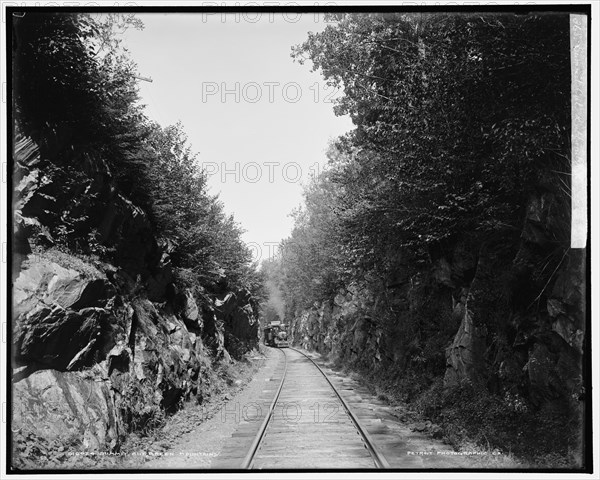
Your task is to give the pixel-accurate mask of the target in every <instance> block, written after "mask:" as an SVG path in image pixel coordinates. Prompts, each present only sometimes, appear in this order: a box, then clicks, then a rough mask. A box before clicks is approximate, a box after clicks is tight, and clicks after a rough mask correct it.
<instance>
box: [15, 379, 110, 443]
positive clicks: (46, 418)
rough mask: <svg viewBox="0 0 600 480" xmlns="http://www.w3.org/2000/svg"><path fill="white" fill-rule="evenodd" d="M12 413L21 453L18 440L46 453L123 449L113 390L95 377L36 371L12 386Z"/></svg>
mask: <svg viewBox="0 0 600 480" xmlns="http://www.w3.org/2000/svg"><path fill="white" fill-rule="evenodd" d="M12 412H13V417H12V429H13V432H16V433H17V436H16V439H15V440H16V442H15V443H16V445H15V448H16V449H17V450H18V449H19V439H20V438H29V439H31V438H36V439H37V442H38V447H42V448H47V449H48V450H52V449H56V448H59V447H61V446H62V447H64V448H68V449H69V450H71V451H115V450H117V449H118V447H119V444H120V435H121V434H122V432H121V429H120V427H119V422H118V419H117V418H116V416H115V408H114V404H113V399H112V397H111V392H110V388H109V385H108V384H107V383H106V382H103V381H102V379H101V376H100V377H99V376H97V375H96V374H94V373H91V374H90V373H85V374H84V373H82V372H58V371H56V370H38V371H36V372H34V373H32V374H31V375H29V376H28V377H27V378H25V379H23V380H20V381H18V382H16V383H14V385H13V409H12ZM55 451H56V450H54V452H52V453H55Z"/></svg>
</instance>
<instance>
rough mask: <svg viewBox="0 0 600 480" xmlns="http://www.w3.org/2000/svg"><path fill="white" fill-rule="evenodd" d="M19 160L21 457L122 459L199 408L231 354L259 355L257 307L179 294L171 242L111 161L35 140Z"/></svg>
mask: <svg viewBox="0 0 600 480" xmlns="http://www.w3.org/2000/svg"><path fill="white" fill-rule="evenodd" d="M14 159H15V180H16V185H15V187H16V189H15V199H14V200H15V222H16V224H15V252H14V253H15V255H14V257H13V326H12V355H13V368H14V370H13V372H14V375H13V398H14V409H13V417H12V421H13V431H15V432H17V433H16V435H15V449H16V457H15V458H16V459H17V461H21V460H19V458H21V457H20V454H23V455H22V458H26V457H28V456H29V454H30V453H31V451H28V452H25V449H29V450H30V449H31V448H32V447H31V443H32V440H35V441H34V442H33V443H35V444H36V445H37V446H36V447H35V448H37V449H38V450H39V452H38V453H40V452H41V453H42V454H43V451H44V449H51V448H58V447H62V448H69V449H71V450H73V449H75V450H77V449H83V450H101V451H115V450H118V448H119V446H120V444H121V442H122V441H123V439H124V436H125V435H126V433H127V432H129V431H132V430H143V429H146V428H149V427H151V426H153V425H155V424H157V422H160V419H161V417H162V416H164V414H165V413H168V412H169V411H172V410H174V409H176V408H177V407H178V405H179V404H180V402H181V401H183V400H187V399H190V398H194V397H195V398H197V399H198V401H201V400H202V398H203V396H205V395H207V394H208V393H209V392H210V387H211V385H210V383H211V382H213V381H215V378H214V377H215V375H214V374H213V373H212V369H213V365H214V363H215V362H219V361H224V362H228V361H230V358H231V357H230V355H229V353H228V349H233V350H234V351H233V352H232V353H235V355H236V356H240V355H241V354H243V353H244V352H245V351H248V350H249V349H251V348H253V347H255V346H256V344H257V329H258V326H257V321H256V318H255V317H256V308H257V306H256V305H255V304H254V302H253V300H252V299H251V297H250V295H249V294H248V292H244V291H242V292H227V291H225V292H223V293H222V294H220V295H219V294H215V295H207V294H205V293H202V292H200V293H202V294H201V295H200V297H199V296H198V292H193V291H192V290H191V289H185V290H183V291H182V290H180V289H178V288H177V287H176V286H175V284H174V283H173V273H172V268H171V263H170V257H169V253H170V249H169V242H168V240H165V239H162V240H161V239H157V238H156V237H155V234H154V232H153V229H152V225H151V223H150V221H149V220H148V218H147V215H146V214H145V212H144V211H143V210H142V209H140V208H139V207H137V206H136V205H134V204H133V203H131V202H130V201H129V200H128V199H127V198H126V197H125V196H124V195H123V194H121V193H120V192H119V191H118V190H117V189H116V188H115V184H114V181H113V178H112V176H111V173H110V171H109V169H108V167H107V166H106V164H105V162H104V161H103V160H102V159H100V158H95V157H91V156H89V155H86V154H85V152H77V151H76V149H75V148H73V149H71V150H70V151H68V152H65V151H64V150H63V151H62V152H60V151H59V152H54V153H53V154H52V155H51V152H49V151H48V148H47V147H44V146H42V148H40V147H39V146H38V145H36V144H35V143H34V142H33V141H32V140H30V139H28V138H22V139H20V140H19V141H18V143H17V145H16V148H15V158H14ZM82 238H83V239H85V247H86V248H85V249H84V248H83V246H82V247H81V248H79V243H78V242H80V239H82ZM82 243H83V242H82ZM199 300H201V301H199ZM42 456H43V455H42ZM23 461H25V460H23ZM38 466H39V465H38Z"/></svg>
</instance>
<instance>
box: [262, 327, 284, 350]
mask: <svg viewBox="0 0 600 480" xmlns="http://www.w3.org/2000/svg"><path fill="white" fill-rule="evenodd" d="M263 339H264V342H265V345H268V346H269V347H277V348H283V347H288V346H289V343H288V339H287V331H286V329H285V325H284V324H283V323H281V322H280V321H279V320H276V321H272V322H271V323H269V325H267V326H266V327H265V328H264V329H263Z"/></svg>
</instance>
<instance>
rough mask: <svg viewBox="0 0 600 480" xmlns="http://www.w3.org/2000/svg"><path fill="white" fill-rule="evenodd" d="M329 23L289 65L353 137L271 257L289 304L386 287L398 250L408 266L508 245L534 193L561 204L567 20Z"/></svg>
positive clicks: (411, 18)
mask: <svg viewBox="0 0 600 480" xmlns="http://www.w3.org/2000/svg"><path fill="white" fill-rule="evenodd" d="M330 20H332V21H333V20H336V21H335V22H333V24H331V25H329V26H328V27H327V28H326V29H325V30H324V31H323V32H321V33H316V34H313V33H311V34H309V37H308V40H307V41H306V42H305V43H303V44H302V45H299V46H297V47H295V48H294V49H293V56H294V57H295V58H296V59H298V60H299V61H300V62H304V61H305V60H307V59H310V60H311V61H312V62H313V69H314V70H320V71H321V73H322V75H323V76H324V77H325V79H326V80H327V81H328V82H329V83H330V84H332V85H335V86H337V87H340V88H342V89H343V92H344V94H343V95H342V96H341V98H340V99H339V100H338V102H337V104H336V105H335V110H336V112H337V113H339V114H349V115H350V116H351V118H352V120H353V122H354V124H355V125H356V128H355V129H354V130H353V131H351V132H349V133H348V134H346V135H345V136H343V137H341V138H339V139H338V140H337V141H336V142H335V144H334V145H332V146H331V148H330V151H329V155H328V156H329V157H330V163H329V170H328V171H327V172H325V173H324V174H323V175H322V176H321V177H320V178H318V179H316V180H315V181H314V182H313V183H312V185H310V186H309V188H308V189H307V191H306V206H305V209H304V211H302V212H298V213H297V214H296V228H295V230H294V232H293V234H292V236H291V237H290V239H288V240H287V241H286V242H284V244H283V245H282V247H283V265H284V266H285V267H284V269H285V270H286V271H287V272H288V273H287V274H286V275H285V278H286V279H287V284H288V285H289V288H288V290H289V292H295V294H296V295H295V296H294V299H293V301H297V300H298V295H299V296H300V297H306V298H305V300H302V301H301V303H302V306H309V305H310V304H311V303H312V301H314V300H319V299H320V297H322V296H323V295H327V294H328V293H330V291H331V288H332V287H333V288H335V286H336V285H337V284H338V283H339V282H341V281H342V280H344V279H345V278H346V279H347V276H348V275H351V276H352V275H354V276H355V277H361V276H363V275H364V274H365V272H371V273H373V274H375V275H376V276H382V275H383V276H385V275H388V274H389V273H390V271H391V270H393V269H394V268H395V267H396V266H397V265H396V264H397V258H398V256H399V251H401V250H404V251H406V252H410V254H411V255H414V256H415V260H416V262H417V263H418V262H419V261H420V260H421V261H427V260H431V259H432V257H435V256H436V253H437V252H439V251H440V249H444V248H445V247H447V246H448V245H452V244H453V243H454V242H455V241H456V239H457V238H459V237H461V236H463V237H464V236H465V235H470V236H471V237H475V238H477V239H480V240H483V239H485V238H490V237H493V236H495V235H499V234H503V233H509V234H510V233H513V234H514V233H517V235H518V232H519V230H520V228H521V226H522V225H521V224H522V221H523V214H524V209H525V206H526V202H527V199H528V197H529V196H530V195H531V194H532V193H538V192H540V191H544V190H549V189H555V188H556V187H557V186H558V188H560V189H561V190H562V191H563V193H564V194H565V195H566V196H567V197H568V196H569V191H568V189H569V187H568V183H569V182H568V176H567V175H568V172H569V171H570V165H569V160H568V156H567V152H568V133H569V132H568V118H569V117H568V115H569V108H568V106H569V98H570V97H569V92H570V90H569V63H568V61H565V60H566V59H568V48H569V45H568V38H569V36H568V27H569V24H568V16H565V15H528V16H519V15H512V14H511V15H495V14H491V15H488V14H483V15H447V14H441V13H439V14H433V13H431V14H385V15H382V14H369V15H363V14H336V15H332V18H330ZM555 242H556V245H557V246H560V245H565V244H567V242H568V231H567V230H565V231H564V232H563V234H562V235H560V236H557V238H555ZM315 269H316V270H318V272H315ZM303 278H306V279H308V278H310V282H309V281H308V280H303ZM300 283H302V284H303V285H304V286H303V287H302V286H301V285H300ZM290 300H291V299H290Z"/></svg>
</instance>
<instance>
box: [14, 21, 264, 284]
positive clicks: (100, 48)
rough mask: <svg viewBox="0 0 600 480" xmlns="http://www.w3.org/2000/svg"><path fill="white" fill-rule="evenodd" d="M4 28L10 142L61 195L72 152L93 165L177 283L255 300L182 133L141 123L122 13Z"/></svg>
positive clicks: (234, 229) (70, 173)
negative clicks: (55, 167) (38, 165)
mask: <svg viewBox="0 0 600 480" xmlns="http://www.w3.org/2000/svg"><path fill="white" fill-rule="evenodd" d="M13 21H14V24H15V25H14V26H15V28H14V29H13V31H14V36H13V52H14V85H15V91H14V107H15V110H14V111H15V117H16V120H17V134H18V135H26V136H29V137H31V138H32V139H33V140H34V141H35V142H36V143H37V144H38V145H39V146H40V151H41V153H42V157H44V158H49V159H53V161H54V162H55V163H57V162H58V163H59V164H60V168H61V169H62V170H63V171H64V172H65V175H63V176H64V179H63V181H64V182H65V190H68V188H67V187H68V184H69V183H72V184H76V183H77V182H78V181H79V179H78V175H80V172H78V169H79V168H81V166H80V165H77V164H76V163H77V162H78V161H79V159H81V158H82V156H81V155H80V154H81V152H85V156H87V157H94V158H101V159H102V160H103V162H104V163H105V164H106V167H107V169H108V171H107V172H106V173H107V174H110V175H111V176H112V177H113V178H114V181H115V183H116V186H117V188H118V189H119V192H121V193H122V194H123V195H126V196H127V197H128V198H129V199H130V200H131V201H132V202H133V203H134V204H136V205H138V206H140V207H142V208H143V209H144V210H145V211H146V212H147V213H148V215H149V218H150V219H151V221H152V223H153V226H154V228H155V230H156V235H157V237H159V240H161V241H162V242H163V243H164V244H165V245H166V248H167V250H168V251H169V254H170V257H171V260H172V262H173V265H174V267H176V269H175V273H176V277H177V279H178V280H179V282H180V283H182V284H184V285H186V286H192V285H200V286H202V287H205V288H208V289H210V288H213V287H215V286H216V285H217V284H218V285H219V287H218V288H219V289H222V287H223V284H225V285H226V286H227V287H228V288H231V289H235V288H251V289H252V290H253V291H257V290H258V289H259V287H260V278H259V276H258V274H257V273H256V272H255V268H254V267H253V266H252V265H251V253H250V250H249V249H248V248H247V246H246V245H245V244H244V243H243V241H242V240H241V233H242V232H241V230H240V227H239V226H238V224H237V223H236V222H235V221H234V219H233V217H231V216H229V215H227V214H226V213H225V212H224V208H223V205H222V203H221V202H220V200H219V199H218V197H217V196H215V195H211V194H209V192H208V191H207V185H206V176H205V174H204V172H203V171H202V170H201V168H200V167H199V164H198V162H197V161H196V155H195V154H194V153H193V152H192V150H191V147H190V146H189V144H188V142H187V138H186V135H185V133H184V132H183V128H182V126H181V125H180V124H178V125H174V126H169V127H166V128H162V127H161V126H159V125H157V124H155V123H153V122H151V121H150V120H149V119H148V118H147V117H146V116H145V115H144V108H143V105H141V104H140V102H139V100H140V99H139V97H138V88H137V81H138V80H137V75H138V74H137V70H136V65H135V63H134V62H133V61H132V60H131V58H130V57H129V56H128V53H127V51H126V50H125V49H124V48H122V47H121V45H120V43H121V41H120V39H119V34H120V33H122V32H123V31H124V30H126V29H127V28H143V25H141V22H140V21H139V20H138V19H136V17H135V16H134V15H130V14H128V15H126V14H102V15H98V14H55V13H33V12H27V14H26V15H25V16H23V17H15V18H14V20H13ZM65 218H67V216H65ZM61 227H62V233H64V234H66V233H70V234H71V238H68V239H67V243H69V244H70V245H77V246H78V248H80V249H82V250H83V251H84V252H88V253H89V252H91V251H93V252H95V253H98V252H103V253H105V254H107V255H108V254H109V253H110V249H109V248H101V247H100V248H99V247H98V246H97V245H93V243H94V242H93V240H94V232H93V231H91V232H81V231H75V230H69V229H68V228H67V227H65V225H62V226H61ZM60 233H61V232H56V234H57V236H60ZM74 237H76V238H74ZM88 239H89V240H90V241H89V242H87V240H88ZM86 242H87V243H86ZM107 259H108V260H110V258H107Z"/></svg>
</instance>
